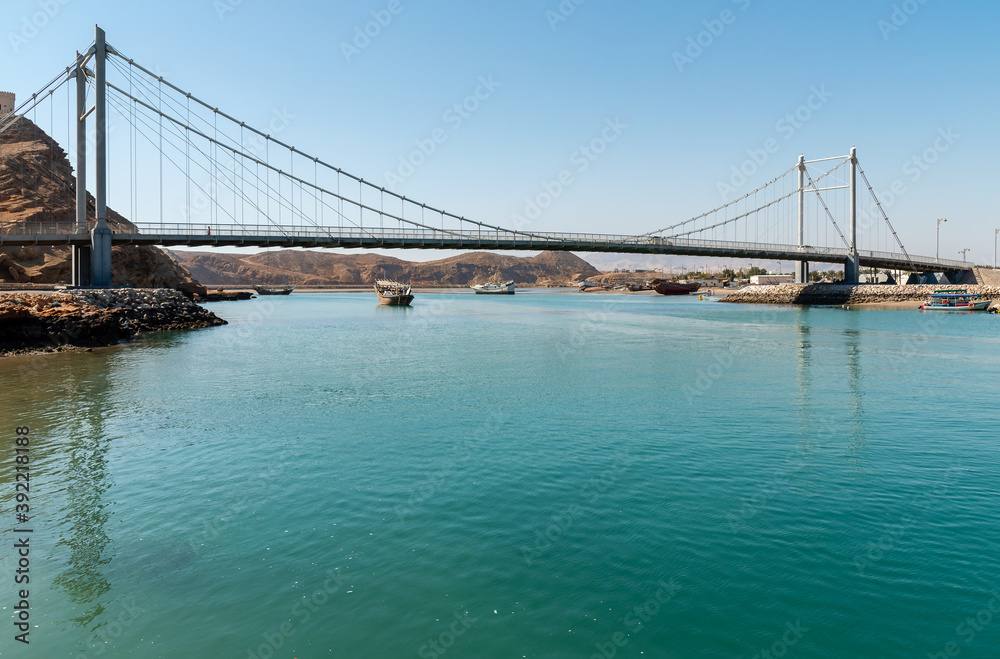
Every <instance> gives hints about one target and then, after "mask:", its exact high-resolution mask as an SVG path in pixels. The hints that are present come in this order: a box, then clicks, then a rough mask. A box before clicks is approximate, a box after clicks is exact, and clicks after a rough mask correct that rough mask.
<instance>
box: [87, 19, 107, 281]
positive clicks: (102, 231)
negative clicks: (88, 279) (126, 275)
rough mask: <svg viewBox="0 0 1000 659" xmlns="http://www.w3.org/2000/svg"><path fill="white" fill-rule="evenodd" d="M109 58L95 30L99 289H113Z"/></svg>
mask: <svg viewBox="0 0 1000 659" xmlns="http://www.w3.org/2000/svg"><path fill="white" fill-rule="evenodd" d="M107 58H108V48H107V41H106V39H105V37H104V30H102V29H101V28H100V27H96V28H95V39H94V59H95V61H94V74H95V75H94V85H95V88H96V89H95V94H94V98H95V102H94V123H95V128H94V134H95V140H94V145H95V147H94V148H95V151H96V152H97V153H96V154H95V166H96V171H95V172H94V178H95V186H96V189H95V190H94V199H95V201H96V206H97V208H96V210H97V224H96V225H95V226H94V230H93V231H92V232H91V234H90V248H91V250H93V253H92V254H91V268H92V283H93V285H94V286H96V287H98V288H106V287H108V286H110V285H111V229H109V228H108V143H107V138H108V132H107V128H108V115H107V92H108V89H107V84H106V82H107V79H106V68H105V67H106V65H107Z"/></svg>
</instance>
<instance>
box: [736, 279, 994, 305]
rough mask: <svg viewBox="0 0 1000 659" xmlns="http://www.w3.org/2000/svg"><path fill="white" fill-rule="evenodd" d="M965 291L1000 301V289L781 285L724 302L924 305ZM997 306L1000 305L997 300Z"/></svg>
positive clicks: (744, 292)
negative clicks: (935, 296)
mask: <svg viewBox="0 0 1000 659" xmlns="http://www.w3.org/2000/svg"><path fill="white" fill-rule="evenodd" d="M942 289H948V290H961V291H965V292H967V293H979V294H981V295H982V296H983V297H984V298H986V299H993V300H1000V286H980V285H961V286H949V285H942V284H933V285H930V284H926V285H924V284H921V285H895V286H894V285H885V284H858V285H849V284H808V285H807V284H777V285H773V286H747V287H746V288H741V289H740V290H738V291H733V292H732V293H730V294H729V295H727V296H726V297H725V298H723V299H722V300H720V301H721V302H740V303H744V304H799V305H820V306H821V305H828V306H832V305H836V306H841V305H845V304H846V305H854V304H876V303H881V302H910V301H912V302H921V301H923V300H926V299H927V297H928V296H929V295H930V294H931V293H933V292H934V291H937V290H942ZM993 305H994V306H1000V304H998V302H996V301H994V303H993Z"/></svg>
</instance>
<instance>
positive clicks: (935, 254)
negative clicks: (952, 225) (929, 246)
mask: <svg viewBox="0 0 1000 659" xmlns="http://www.w3.org/2000/svg"><path fill="white" fill-rule="evenodd" d="M947 221H948V220H947V219H945V218H940V217H939V218H938V221H937V249H936V251H935V252H934V258H936V259H940V258H941V223H942V222H947Z"/></svg>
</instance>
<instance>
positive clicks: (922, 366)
mask: <svg viewBox="0 0 1000 659" xmlns="http://www.w3.org/2000/svg"><path fill="white" fill-rule="evenodd" d="M210 308H211V309H212V310H213V311H215V312H216V313H218V314H219V315H221V316H223V317H224V318H226V319H228V320H229V321H230V323H231V324H230V325H228V326H226V327H220V328H213V329H208V330H201V331H195V332H188V333H171V334H162V335H156V336H151V337H146V338H144V339H143V340H141V341H139V342H136V343H133V344H130V345H126V346H120V347H116V348H109V349H102V350H95V351H94V352H92V353H77V354H64V355H47V356H41V357H34V358H20V357H19V358H8V359H4V360H2V361H0V403H2V406H0V409H2V426H3V427H2V428H0V432H2V433H3V436H4V438H5V439H4V442H3V447H4V451H6V453H7V454H6V455H4V456H3V462H2V464H3V469H2V472H0V511H2V512H0V514H2V523H0V527H2V528H3V529H4V531H3V533H2V534H0V543H2V545H0V546H2V547H3V549H2V550H0V599H2V602H0V604H2V606H4V607H6V608H5V609H4V610H3V620H5V621H6V620H7V618H8V617H9V618H10V619H11V621H13V619H14V613H15V612H14V610H13V608H12V607H13V605H14V604H16V601H15V597H14V596H15V594H16V592H15V590H16V589H15V586H14V584H13V576H12V572H13V569H14V567H15V566H14V552H13V549H12V546H13V544H14V542H15V541H16V540H17V539H18V538H17V537H16V536H15V534H14V533H13V532H12V531H11V529H13V528H14V527H15V524H14V515H13V510H14V504H15V502H14V500H13V498H14V484H13V469H12V459H13V437H14V427H15V426H25V425H26V426H30V428H31V431H30V437H31V440H32V443H31V450H32V454H31V456H32V473H31V479H32V480H31V487H32V490H31V510H32V514H33V515H34V517H33V519H32V520H31V525H32V527H33V529H34V533H33V534H32V535H31V540H30V543H31V567H30V570H31V583H30V603H31V618H30V624H31V625H32V628H31V632H30V641H31V644H30V648H25V647H22V646H21V644H20V643H17V642H15V641H14V638H13V637H14V634H15V633H16V631H15V629H14V626H13V624H12V622H4V624H3V625H2V628H0V653H2V654H3V655H4V656H6V655H10V656H21V655H24V656H28V654H29V653H30V654H31V655H32V656H38V657H46V658H48V657H53V658H55V657H74V656H86V657H90V656H109V657H238V658H244V659H245V658H248V657H255V656H256V657H263V658H267V657H271V656H275V657H298V658H300V659H304V658H309V657H389V658H392V657H435V658H437V657H448V659H451V658H452V657H593V656H596V657H605V658H607V657H611V656H616V657H640V656H644V657H679V658H680V657H732V658H735V657H745V658H747V659H751V658H753V657H764V656H774V657H782V656H786V657H824V658H828V657H844V658H847V657H919V658H923V657H927V656H931V657H945V656H956V655H958V656H961V657H997V656H998V652H1000V650H998V648H1000V618H996V619H994V617H995V616H996V615H1000V590H997V588H1000V552H998V551H997V547H998V546H1000V474H998V465H1000V448H998V439H997V430H996V429H997V427H998V422H1000V411H998V406H997V400H998V395H997V394H998V386H997V381H998V380H997V376H998V374H1000V351H998V347H1000V341H998V338H997V330H998V327H1000V325H998V321H997V317H996V316H989V315H985V314H981V315H948V314H944V315H938V316H934V315H931V314H921V313H919V312H915V311H845V310H842V309H820V308H813V309H796V308H777V307H747V306H739V305H725V304H717V303H710V302H698V301H696V300H694V299H668V298H663V297H645V296H615V295H598V296H588V295H581V294H575V293H553V292H527V293H519V294H518V295H516V296H513V297H505V298H483V297H481V296H480V297H476V296H472V295H467V294H420V295H418V297H417V299H416V301H415V302H414V307H413V308H411V309H390V308H382V307H378V306H377V305H376V304H375V300H374V297H373V296H372V295H368V294H298V293H296V294H293V295H292V296H290V297H288V298H281V299H273V298H262V299H258V300H254V301H252V302H237V303H219V304H214V305H211V307H210ZM991 607H992V610H991ZM970 619H971V621H970ZM949 644H951V645H949ZM952 651H957V652H955V653H952ZM765 652H766V653H768V654H764V653H765Z"/></svg>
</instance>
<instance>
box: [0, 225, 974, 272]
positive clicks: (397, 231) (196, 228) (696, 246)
mask: <svg viewBox="0 0 1000 659" xmlns="http://www.w3.org/2000/svg"><path fill="white" fill-rule="evenodd" d="M135 231H137V232H138V233H137V235H140V236H141V235H146V236H151V235H152V236H170V237H176V238H178V239H184V238H188V239H192V238H194V237H195V236H200V235H204V236H205V237H206V238H209V237H212V238H230V239H244V238H245V239H247V240H248V241H250V242H252V241H254V240H260V239H264V240H267V241H270V242H274V243H280V242H282V241H290V242H298V241H309V240H318V241H323V240H344V241H357V242H370V241H375V242H387V243H399V242H404V241H405V242H415V243H420V244H426V245H434V244H445V243H446V244H448V245H450V246H462V245H464V244H466V243H468V244H472V245H476V246H480V247H482V246H483V244H484V243H485V244H486V245H489V244H491V243H492V244H496V245H498V246H505V245H514V244H517V245H518V246H522V247H523V246H524V245H528V246H532V245H537V246H538V248H539V249H544V248H546V247H552V246H553V244H562V245H565V246H566V247H569V248H572V247H573V246H574V245H588V246H595V247H606V248H608V249H609V250H613V249H614V248H616V247H618V248H626V247H630V246H631V247H637V248H638V247H653V248H656V247H664V248H669V247H677V248H685V249H693V250H710V251H720V252H730V253H740V252H770V253H771V254H795V253H801V254H805V255H808V257H809V258H810V259H811V260H816V261H820V262H822V261H824V260H828V261H831V262H836V261H841V260H843V259H845V258H846V257H847V256H848V250H847V249H846V248H844V247H816V246H812V245H808V246H803V247H799V246H797V245H788V244H783V243H754V242H742V241H729V240H701V239H698V238H667V237H663V236H645V235H642V236H634V235H622V234H607V233H567V232H537V231H536V232H531V233H522V232H519V231H501V230H497V229H492V230H491V229H488V228H486V227H484V228H483V229H481V230H479V229H472V230H461V231H459V230H450V229H440V230H439V229H419V228H412V227H411V228H398V227H308V226H280V225H274V224H258V225H238V224H205V225H195V224H191V223H187V222H174V223H170V222H166V223H158V222H157V223H153V222H140V223H136V229H135ZM112 232H113V233H115V234H119V235H123V234H124V235H129V234H131V232H132V230H131V229H130V228H129V227H123V226H113V227H112ZM0 233H2V234H7V235H29V236H31V235H33V236H52V235H67V236H68V235H76V223H75V222H30V221H28V222H14V223H11V224H9V225H6V226H3V227H0ZM859 255H860V256H861V257H862V258H863V259H868V260H875V261H897V262H898V261H901V260H903V255H902V254H897V253H893V252H881V251H872V250H859ZM912 261H913V262H914V264H916V265H918V266H920V267H927V268H928V269H930V268H933V267H940V268H946V269H963V268H968V267H971V266H972V264H971V263H966V262H964V261H956V260H952V259H934V258H931V257H922V256H913V257H912Z"/></svg>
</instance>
